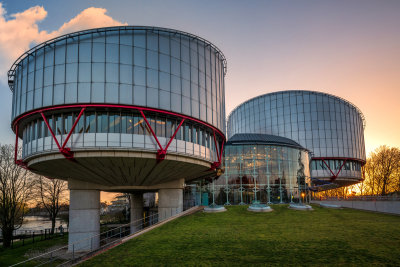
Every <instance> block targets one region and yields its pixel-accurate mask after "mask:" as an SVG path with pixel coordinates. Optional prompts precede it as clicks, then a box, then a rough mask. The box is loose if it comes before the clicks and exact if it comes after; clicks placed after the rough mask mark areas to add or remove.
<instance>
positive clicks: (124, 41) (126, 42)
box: [119, 30, 133, 46]
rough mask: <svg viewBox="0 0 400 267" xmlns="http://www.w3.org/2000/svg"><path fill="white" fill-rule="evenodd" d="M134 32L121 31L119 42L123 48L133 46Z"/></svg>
mask: <svg viewBox="0 0 400 267" xmlns="http://www.w3.org/2000/svg"><path fill="white" fill-rule="evenodd" d="M132 39H133V36H132V31H131V30H126V31H125V30H121V31H120V36H119V42H120V44H121V45H123V46H132Z"/></svg>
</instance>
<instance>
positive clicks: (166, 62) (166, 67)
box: [160, 54, 170, 73]
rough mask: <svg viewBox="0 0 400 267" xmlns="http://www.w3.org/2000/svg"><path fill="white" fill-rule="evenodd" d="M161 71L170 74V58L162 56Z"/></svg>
mask: <svg viewBox="0 0 400 267" xmlns="http://www.w3.org/2000/svg"><path fill="white" fill-rule="evenodd" d="M160 70H161V71H164V72H168V73H170V57H169V56H167V55H163V54H160Z"/></svg>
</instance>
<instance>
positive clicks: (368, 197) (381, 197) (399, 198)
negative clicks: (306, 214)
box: [314, 195, 400, 201]
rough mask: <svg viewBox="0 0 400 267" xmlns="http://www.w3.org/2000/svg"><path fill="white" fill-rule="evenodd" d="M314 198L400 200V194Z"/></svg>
mask: <svg viewBox="0 0 400 267" xmlns="http://www.w3.org/2000/svg"><path fill="white" fill-rule="evenodd" d="M314 200H321V201H323V200H332V201H338V200H339V201H400V196H396V195H393V196H346V197H317V198H315V199H314Z"/></svg>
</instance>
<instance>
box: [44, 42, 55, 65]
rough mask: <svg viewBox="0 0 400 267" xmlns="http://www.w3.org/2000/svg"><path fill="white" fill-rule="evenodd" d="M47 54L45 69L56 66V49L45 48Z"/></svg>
mask: <svg viewBox="0 0 400 267" xmlns="http://www.w3.org/2000/svg"><path fill="white" fill-rule="evenodd" d="M45 51H46V54H45V56H44V65H45V67H48V66H53V65H54V49H53V48H52V47H50V46H49V47H45Z"/></svg>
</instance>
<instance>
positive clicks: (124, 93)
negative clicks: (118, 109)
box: [119, 84, 133, 104]
mask: <svg viewBox="0 0 400 267" xmlns="http://www.w3.org/2000/svg"><path fill="white" fill-rule="evenodd" d="M119 91H120V95H119V103H121V104H132V103H133V102H132V99H133V98H132V91H133V87H132V86H131V85H126V84H121V85H120V86H119Z"/></svg>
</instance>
